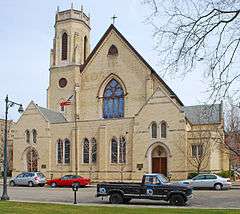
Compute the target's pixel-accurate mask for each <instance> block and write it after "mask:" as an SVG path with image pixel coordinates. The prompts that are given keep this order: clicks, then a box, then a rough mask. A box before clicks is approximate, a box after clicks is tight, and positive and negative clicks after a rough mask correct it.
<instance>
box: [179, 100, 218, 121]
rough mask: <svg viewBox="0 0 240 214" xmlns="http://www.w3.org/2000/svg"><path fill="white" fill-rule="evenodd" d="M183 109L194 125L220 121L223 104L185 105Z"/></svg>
mask: <svg viewBox="0 0 240 214" xmlns="http://www.w3.org/2000/svg"><path fill="white" fill-rule="evenodd" d="M182 110H183V111H184V112H185V115H186V118H187V119H188V120H189V122H190V123H192V124H194V125H197V124H214V123H220V122H221V119H222V104H214V105H196V106H184V107H182Z"/></svg>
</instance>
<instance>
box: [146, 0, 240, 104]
mask: <svg viewBox="0 0 240 214" xmlns="http://www.w3.org/2000/svg"><path fill="white" fill-rule="evenodd" d="M143 2H144V3H145V4H146V5H147V6H150V10H151V13H150V14H149V18H148V19H147V21H148V23H150V24H151V25H152V26H153V27H154V38H155V39H156V48H157V50H158V51H159V55H160V57H159V59H160V62H161V67H163V68H164V69H163V74H166V73H168V72H173V73H174V74H176V72H179V73H181V74H184V75H186V74H188V73H189V72H192V71H194V70H196V69H195V68H201V69H203V70H204V71H203V70H202V71H200V72H202V74H203V75H204V77H205V78H206V77H207V78H208V82H209V91H208V92H209V93H210V98H211V99H212V100H213V101H216V100H219V99H222V98H223V97H225V96H227V95H228V94H230V95H233V93H234V95H236V94H237V93H239V88H238V87H237V86H236V85H237V83H238V81H239V78H240V73H239V70H238V69H237V66H236V62H237V60H238V58H239V55H240V49H239V46H240V45H239V43H240V29H239V26H240V1H237V0H227V1H226V0H171V1H166V0H143ZM198 72H199V69H198ZM238 95H239V94H238Z"/></svg>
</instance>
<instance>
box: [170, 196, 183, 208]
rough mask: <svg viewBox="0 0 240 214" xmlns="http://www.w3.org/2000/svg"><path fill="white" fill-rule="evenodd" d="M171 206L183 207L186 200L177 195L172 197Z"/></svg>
mask: <svg viewBox="0 0 240 214" xmlns="http://www.w3.org/2000/svg"><path fill="white" fill-rule="evenodd" d="M170 204H171V205H174V206H183V205H185V200H184V198H183V196H182V195H179V194H175V195H172V196H171V197H170Z"/></svg>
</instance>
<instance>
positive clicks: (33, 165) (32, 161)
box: [26, 148, 38, 172]
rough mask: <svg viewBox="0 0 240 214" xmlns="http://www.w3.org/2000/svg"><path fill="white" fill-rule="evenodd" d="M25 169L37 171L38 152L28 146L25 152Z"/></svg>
mask: <svg viewBox="0 0 240 214" xmlns="http://www.w3.org/2000/svg"><path fill="white" fill-rule="evenodd" d="M26 161H27V171H28V172H37V171H38V154H37V151H36V149H34V148H29V149H28V151H27V153H26Z"/></svg>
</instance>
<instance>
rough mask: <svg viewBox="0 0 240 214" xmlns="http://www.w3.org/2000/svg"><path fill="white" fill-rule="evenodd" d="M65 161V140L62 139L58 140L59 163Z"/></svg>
mask: <svg viewBox="0 0 240 214" xmlns="http://www.w3.org/2000/svg"><path fill="white" fill-rule="evenodd" d="M62 162H63V142H62V140H61V139H58V141H57V163H62Z"/></svg>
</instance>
